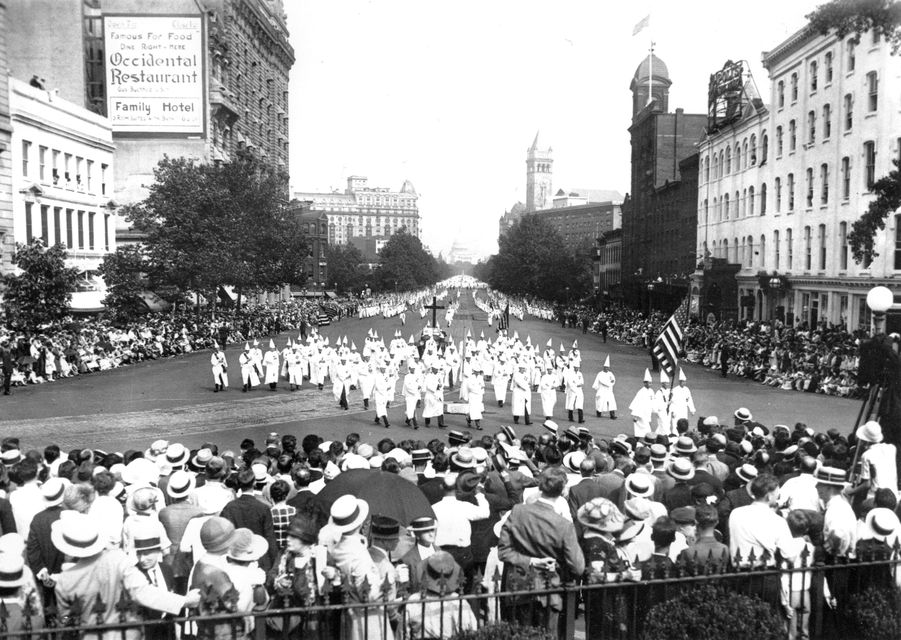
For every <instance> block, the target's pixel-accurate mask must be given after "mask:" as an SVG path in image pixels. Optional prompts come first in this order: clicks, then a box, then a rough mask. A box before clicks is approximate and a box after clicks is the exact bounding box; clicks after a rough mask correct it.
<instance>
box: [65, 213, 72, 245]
mask: <svg viewBox="0 0 901 640" xmlns="http://www.w3.org/2000/svg"><path fill="white" fill-rule="evenodd" d="M71 248H72V209H66V249H71Z"/></svg>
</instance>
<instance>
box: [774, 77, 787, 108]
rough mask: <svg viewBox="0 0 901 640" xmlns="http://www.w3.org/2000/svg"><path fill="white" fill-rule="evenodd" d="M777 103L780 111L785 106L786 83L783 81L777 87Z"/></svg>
mask: <svg viewBox="0 0 901 640" xmlns="http://www.w3.org/2000/svg"><path fill="white" fill-rule="evenodd" d="M776 101H777V103H778V104H779V108H780V109H781V108H782V107H784V106H785V83H784V82H783V81H782V80H780V81H779V83H778V84H777V85H776Z"/></svg>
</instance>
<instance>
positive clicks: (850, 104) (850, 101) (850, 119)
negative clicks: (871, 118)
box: [845, 93, 854, 131]
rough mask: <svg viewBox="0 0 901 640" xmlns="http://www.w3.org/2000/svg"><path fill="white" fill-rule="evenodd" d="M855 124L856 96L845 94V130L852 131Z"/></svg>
mask: <svg viewBox="0 0 901 640" xmlns="http://www.w3.org/2000/svg"><path fill="white" fill-rule="evenodd" d="M853 125H854V96H853V95H851V94H850V93H846V94H845V131H850V130H851V127H852V126H853Z"/></svg>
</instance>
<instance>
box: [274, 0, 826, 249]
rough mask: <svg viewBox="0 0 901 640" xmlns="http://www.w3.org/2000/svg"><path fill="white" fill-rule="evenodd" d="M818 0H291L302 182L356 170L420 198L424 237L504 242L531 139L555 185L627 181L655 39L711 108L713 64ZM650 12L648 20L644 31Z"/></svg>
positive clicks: (294, 135)
mask: <svg viewBox="0 0 901 640" xmlns="http://www.w3.org/2000/svg"><path fill="white" fill-rule="evenodd" d="M817 4H819V2H817V1H816V0H814V1H808V0H756V1H755V2H753V3H738V2H722V0H682V1H675V2H674V1H673V0H669V1H666V0H636V1H634V2H610V1H607V0H555V1H554V2H546V1H538V0H457V1H456V2H453V3H448V2H445V3H438V2H435V1H433V0H338V1H336V0H285V10H286V12H287V14H288V29H289V32H290V37H291V43H292V45H293V47H294V50H295V56H296V62H295V65H294V68H293V69H292V71H291V78H290V140H291V157H290V172H291V185H292V191H307V192H310V191H315V192H327V191H331V190H332V189H340V190H343V189H344V186H345V183H346V178H347V176H349V175H363V176H367V177H368V178H369V184H370V185H371V186H379V187H389V188H391V189H392V190H395V191H397V190H400V187H401V185H402V184H403V182H404V180H407V179H409V180H410V181H411V182H412V183H413V185H414V186H415V188H416V190H417V192H418V193H419V195H420V198H419V213H420V216H421V229H422V231H421V237H422V240H423V242H424V243H425V244H426V245H427V246H428V247H429V248H430V249H431V250H432V251H433V253H435V254H436V255H437V254H438V253H439V252H443V253H444V255H445V256H446V255H447V253H448V251H449V250H450V248H451V246H452V244H453V243H454V241H455V240H458V241H460V242H461V243H463V244H464V245H466V246H468V247H469V248H470V249H471V250H472V251H473V252H474V253H475V254H476V255H477V256H479V257H487V256H489V255H491V254H492V253H495V252H496V251H497V222H498V219H499V218H500V217H501V216H502V215H503V213H504V211H506V210H508V209H510V207H512V206H513V204H514V203H516V202H517V201H522V202H525V184H526V173H525V159H526V150H527V149H528V147H529V146H530V145H531V144H532V140H533V139H534V138H535V134H536V132H540V142H541V145H542V146H551V147H553V158H554V165H553V189H554V191H555V192H556V191H557V189H558V188H563V189H566V190H572V189H575V188H591V189H614V190H617V191H619V192H620V193H622V194H626V193H628V191H629V185H630V162H629V158H630V146H629V134H628V127H629V124H630V120H631V116H632V95H631V92H630V91H629V83H630V82H631V80H632V76H633V75H634V73H635V70H636V68H637V67H638V65H639V64H640V63H641V61H642V60H643V59H644V58H645V57H647V55H648V49H649V47H650V45H651V42H652V41H653V42H654V52H655V54H656V55H657V56H658V57H659V58H660V59H661V60H663V61H664V63H665V64H666V65H667V67H668V69H669V74H670V78H671V79H672V82H673V84H672V86H671V88H670V96H669V107H670V110H671V111H673V110H675V109H676V108H677V107H681V108H683V109H684V110H685V112H686V113H706V111H707V83H708V80H709V77H710V74H711V73H713V72H715V71H716V70H718V69H720V68H721V67H722V65H723V63H724V62H725V61H726V60H729V59H731V60H746V61H747V62H748V63H749V65H750V70H751V74H752V76H753V78H754V80H755V82H756V84H757V87H758V88H759V91H760V94H761V96H762V97H763V98H764V101H765V102H766V101H768V100H769V90H770V89H769V80H768V79H767V76H766V73H765V71H764V69H763V67H762V66H761V64H760V59H761V53H762V52H763V51H766V50H770V49H773V48H775V47H776V46H777V45H778V44H780V43H781V42H782V41H784V40H785V39H786V38H787V37H788V36H789V35H791V34H792V33H794V32H795V31H797V30H798V29H800V28H802V27H803V26H804V24H805V23H806V20H805V18H804V16H805V15H806V14H807V13H809V12H810V11H812V10H813V9H814V8H815V7H816V5H817ZM646 15H650V27H649V28H647V29H644V30H643V31H641V32H640V33H639V34H638V35H636V36H633V35H632V31H633V28H634V27H635V25H636V24H637V23H638V22H639V21H640V20H641V19H642V18H644V17H645V16H646Z"/></svg>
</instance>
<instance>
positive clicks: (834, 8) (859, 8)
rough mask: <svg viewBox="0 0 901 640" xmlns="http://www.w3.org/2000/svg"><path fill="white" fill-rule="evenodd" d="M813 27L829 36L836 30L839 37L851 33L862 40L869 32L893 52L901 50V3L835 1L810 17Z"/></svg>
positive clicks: (888, 1)
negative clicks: (863, 35)
mask: <svg viewBox="0 0 901 640" xmlns="http://www.w3.org/2000/svg"><path fill="white" fill-rule="evenodd" d="M807 19H808V20H809V21H810V26H811V28H812V29H814V30H815V31H818V32H820V33H822V34H823V35H826V34H828V33H830V32H832V31H835V35H836V36H838V38H839V39H840V40H841V39H844V38H845V37H847V36H848V35H850V34H852V33H853V34H854V37H855V38H860V36H861V34H863V33H866V32H867V31H869V30H870V29H875V30H876V32H877V33H879V34H880V35H882V36H884V37H885V39H886V40H888V41H889V42H890V43H891V44H892V53H898V50H899V49H901V4H899V3H898V2H896V1H895V0H832V2H827V3H826V4H822V5H820V6H818V7H817V8H816V9H815V10H813V11H812V12H811V13H809V14H807Z"/></svg>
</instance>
